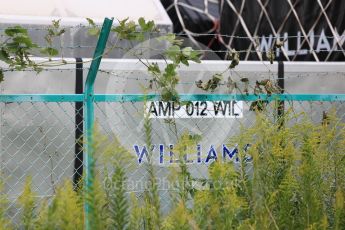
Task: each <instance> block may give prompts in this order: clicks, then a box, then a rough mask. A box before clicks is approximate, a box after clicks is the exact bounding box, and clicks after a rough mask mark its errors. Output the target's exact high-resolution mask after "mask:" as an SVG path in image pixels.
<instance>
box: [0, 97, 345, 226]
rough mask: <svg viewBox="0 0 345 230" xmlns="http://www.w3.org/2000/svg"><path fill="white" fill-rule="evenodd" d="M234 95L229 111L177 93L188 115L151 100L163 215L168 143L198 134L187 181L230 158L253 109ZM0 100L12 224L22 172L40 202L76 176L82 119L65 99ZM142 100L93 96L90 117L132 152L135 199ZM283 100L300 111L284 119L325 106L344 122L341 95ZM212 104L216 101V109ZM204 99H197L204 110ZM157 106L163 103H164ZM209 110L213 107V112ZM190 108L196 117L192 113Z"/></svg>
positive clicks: (317, 114) (323, 110)
mask: <svg viewBox="0 0 345 230" xmlns="http://www.w3.org/2000/svg"><path fill="white" fill-rule="evenodd" d="M237 97H238V99H240V98H242V99H243V100H246V101H243V102H242V103H240V101H237V103H238V105H237V108H234V109H233V108H231V106H230V105H233V106H236V105H235V103H233V102H231V101H232V100H230V99H232V97H231V95H230V96H229V95H216V94H214V95H185V96H184V97H182V98H184V99H185V100H186V99H188V98H189V99H191V100H193V102H190V103H193V108H194V112H193V114H192V112H191V107H189V108H188V109H189V111H183V110H184V109H185V108H187V107H186V106H187V105H184V106H182V107H181V108H180V109H179V110H180V113H176V114H177V115H176V116H175V117H174V118H171V116H170V117H169V116H168V113H169V110H168V109H167V107H164V108H163V107H162V106H161V108H159V104H157V103H156V104H155V106H157V107H156V109H157V115H161V117H160V118H157V117H156V118H155V117H154V116H151V118H150V122H151V129H152V135H151V137H152V143H153V145H154V149H153V151H152V159H153V165H154V168H155V172H156V176H157V179H158V188H159V194H160V198H161V201H162V211H163V212H166V211H168V210H169V207H170V205H171V196H170V195H171V191H172V190H173V189H174V188H173V187H172V186H171V185H170V183H169V178H168V175H169V168H170V167H174V166H176V165H177V163H176V159H177V158H176V156H175V155H174V154H173V152H174V150H173V148H174V144H176V143H177V142H178V139H179V137H181V135H182V134H183V133H188V134H190V135H198V136H199V137H200V139H199V140H198V145H196V146H195V151H194V152H191V153H190V155H189V156H188V162H189V163H188V165H189V166H188V167H189V170H190V172H191V174H192V175H193V177H194V178H199V179H202V178H207V176H208V173H207V168H208V166H209V164H210V163H211V162H212V161H214V160H215V158H216V157H217V158H219V159H225V160H232V161H234V163H236V154H235V153H236V152H234V150H235V148H236V146H232V145H231V144H230V139H231V137H233V136H236V135H237V134H239V133H240V130H241V128H243V127H248V128H249V127H252V126H253V124H254V123H255V117H256V112H255V111H251V110H250V107H251V105H252V103H253V101H256V100H254V99H253V98H255V97H257V96H255V95H248V96H246V95H238V96H237ZM0 98H1V104H0V105H1V138H0V140H1V172H2V178H3V182H4V192H5V193H6V195H7V197H8V198H9V200H10V206H9V209H8V215H9V216H10V217H11V219H12V220H14V221H15V220H16V219H17V218H19V216H20V210H19V209H18V207H19V206H18V204H17V199H18V197H19V196H20V194H21V193H22V190H23V186H24V184H25V180H26V178H27V177H28V176H31V177H32V186H33V190H34V193H35V194H36V195H37V197H38V198H40V199H41V198H42V199H43V198H45V199H46V198H48V199H49V197H51V196H54V194H55V189H56V187H57V186H58V185H59V184H61V183H62V182H63V181H64V180H74V181H76V178H80V177H81V175H80V174H82V172H83V170H82V168H83V163H82V162H83V159H82V155H83V154H82V152H83V151H84V149H83V148H82V143H83V141H82V137H81V136H78V133H80V131H82V126H83V125H82V120H81V121H79V122H81V123H78V121H77V120H76V117H78V116H79V115H81V114H80V112H81V111H80V109H79V110H76V102H73V101H70V102H49V100H51V99H49V97H45V96H44V95H43V96H32V97H24V96H23V97H21V96H18V97H16V98H15V99H14V98H13V97H12V98H9V97H7V98H6V97H5V96H3V95H2V96H0ZM66 98H67V97H66V96H64V95H59V96H57V99H61V100H72V99H71V98H67V99H66ZM234 98H236V97H234ZM268 98H269V97H268ZM196 99H197V100H196ZM256 99H257V98H256ZM281 99H284V97H283V96H282V98H281ZM45 100H48V101H45ZM77 100H78V101H80V99H77ZM143 100H144V97H140V96H138V95H116V96H115V95H99V96H96V102H95V118H96V124H97V129H98V130H99V133H100V134H101V135H102V136H103V135H105V136H106V137H107V138H106V139H109V140H113V139H114V138H115V137H116V138H117V139H118V140H119V141H120V144H121V145H122V146H124V147H125V148H126V149H127V150H128V152H130V153H131V155H132V156H133V159H132V161H131V163H130V164H129V165H128V172H127V173H128V187H127V189H128V192H135V193H136V195H137V197H139V198H140V197H141V196H143V194H144V192H145V189H146V188H147V184H146V182H147V177H148V175H147V171H146V168H145V162H147V155H146V154H145V151H144V149H145V147H146V141H145V138H146V134H145V132H144V122H145V117H144V116H145V115H144V114H145V113H144V111H145V109H144V105H145V104H146V105H147V104H150V101H148V102H144V101H143ZM149 100H153V101H156V100H159V97H158V96H157V97H151V99H149ZM285 100H286V101H285V111H293V113H295V114H299V113H304V114H305V115H304V116H301V117H296V120H292V122H294V121H297V119H302V118H303V117H307V118H310V119H311V120H312V121H313V122H315V123H322V122H323V119H324V116H325V114H327V113H330V112H331V111H333V110H334V111H335V112H336V114H337V117H338V118H340V120H342V121H344V120H345V118H344V114H345V102H344V96H343V95H309V96H308V95H305V96H301V95H288V96H285ZM206 101H208V102H209V103H206V104H207V106H209V105H212V106H211V107H207V108H206V110H205V111H204V112H205V113H204V114H203V113H202V111H201V110H202V108H201V107H199V105H197V104H196V102H199V103H202V102H206ZM227 101H230V103H228V105H229V107H228V108H225V105H226V102H227ZM220 103H223V104H222V106H223V107H221V109H220V108H219V104H220ZM275 103H276V101H275V100H272V101H271V102H270V103H269V104H268V105H267V108H268V111H269V112H267V114H270V116H272V119H274V117H275V115H276V114H277V111H276V109H277V108H276V107H275V105H274V104H275ZM206 104H205V103H204V107H205V106H206ZM162 105H165V106H167V104H166V103H165V104H162ZM214 105H216V107H215V106H214ZM152 108H153V107H152ZM172 108H173V107H171V109H172ZM175 108H176V107H175ZM215 108H216V110H219V111H218V112H219V114H217V115H215V111H214V109H215ZM291 109H292V110H291ZM177 110H178V109H177V108H176V111H177ZM198 110H199V114H200V116H199V115H196V114H197V113H198ZM153 111H154V110H153V109H151V110H150V111H149V112H151V113H152V114H153ZM164 111H165V112H166V113H165V115H164V114H163V113H164ZM223 111H224V113H223ZM239 113H240V114H239ZM171 114H172V112H171ZM181 114H182V115H181ZM186 114H187V115H188V114H190V117H186V116H185V115H186ZM191 114H192V115H191ZM224 114H225V115H224ZM226 115H229V116H226ZM178 116H184V117H183V118H180V117H178ZM84 119H85V118H84ZM287 125H288V124H287ZM104 144H106V142H105V143H104ZM99 154H102V153H98V152H97V150H96V152H95V155H96V156H97V155H99ZM96 158H97V157H96ZM99 169H101V168H99ZM248 170H252V169H248Z"/></svg>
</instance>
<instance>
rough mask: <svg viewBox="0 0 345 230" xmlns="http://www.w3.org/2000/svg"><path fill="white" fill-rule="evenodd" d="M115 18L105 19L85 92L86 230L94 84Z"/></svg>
mask: <svg viewBox="0 0 345 230" xmlns="http://www.w3.org/2000/svg"><path fill="white" fill-rule="evenodd" d="M112 24H113V18H112V19H108V18H105V19H104V22H103V26H102V30H101V33H100V35H99V38H98V42H97V46H96V49H95V52H94V55H93V59H92V62H91V66H90V69H89V72H88V74H87V78H86V83H85V91H84V131H85V132H86V133H85V134H86V146H85V151H84V160H85V161H84V168H85V183H84V192H85V194H84V195H85V200H84V218H85V223H84V224H85V229H86V230H89V229H91V227H92V224H91V221H92V211H93V210H92V209H93V208H92V203H91V202H92V194H90V190H91V188H92V186H93V177H94V172H93V168H94V159H93V128H94V119H95V118H94V100H95V97H94V83H95V80H96V76H97V72H98V68H99V65H100V63H101V59H102V56H103V53H104V49H105V46H106V43H107V40H108V37H109V33H110V30H111V26H112Z"/></svg>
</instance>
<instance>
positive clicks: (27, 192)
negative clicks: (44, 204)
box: [18, 177, 36, 229]
mask: <svg viewBox="0 0 345 230" xmlns="http://www.w3.org/2000/svg"><path fill="white" fill-rule="evenodd" d="M31 181H32V180H31V177H28V178H27V179H26V181H25V184H24V189H23V192H22V194H21V195H20V196H19V198H18V203H19V205H20V206H21V209H22V224H23V225H22V227H23V229H33V227H34V224H35V218H36V216H35V208H36V204H35V202H36V201H35V198H34V196H35V194H34V192H33V191H32V188H31Z"/></svg>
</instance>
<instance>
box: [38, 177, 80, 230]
mask: <svg viewBox="0 0 345 230" xmlns="http://www.w3.org/2000/svg"><path fill="white" fill-rule="evenodd" d="M36 229H42V230H48V229H66V230H67V229H83V205H82V197H80V196H79V195H78V194H77V193H76V192H75V191H74V190H73V186H72V183H71V182H70V181H66V182H65V183H64V184H63V185H62V186H61V187H59V188H58V189H57V192H56V194H55V196H54V198H53V200H52V201H51V204H48V202H47V201H44V202H43V203H42V205H41V209H40V211H39V216H38V217H37V221H36Z"/></svg>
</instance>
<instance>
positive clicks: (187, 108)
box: [146, 101, 243, 119]
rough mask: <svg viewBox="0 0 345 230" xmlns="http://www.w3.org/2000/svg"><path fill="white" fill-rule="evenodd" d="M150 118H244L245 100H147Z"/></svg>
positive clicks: (147, 111)
mask: <svg viewBox="0 0 345 230" xmlns="http://www.w3.org/2000/svg"><path fill="white" fill-rule="evenodd" d="M146 113H149V118H160V119H168V118H242V117H243V101H189V102H185V103H178V102H163V101H149V102H146Z"/></svg>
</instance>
